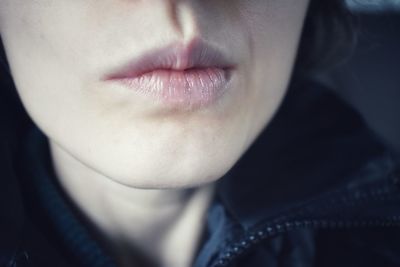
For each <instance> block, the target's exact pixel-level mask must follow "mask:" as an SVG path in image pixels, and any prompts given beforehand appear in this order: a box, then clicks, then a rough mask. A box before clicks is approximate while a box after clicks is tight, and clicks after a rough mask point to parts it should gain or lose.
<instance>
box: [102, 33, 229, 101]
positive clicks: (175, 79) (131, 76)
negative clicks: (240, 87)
mask: <svg viewBox="0 0 400 267" xmlns="http://www.w3.org/2000/svg"><path fill="white" fill-rule="evenodd" d="M234 69H235V65H234V64H233V63H232V62H231V61H230V60H229V59H228V58H227V57H226V56H225V55H224V54H223V53H222V52H221V51H219V50H218V49H216V48H214V47H213V46H210V45H208V44H206V43H205V42H203V41H202V40H201V39H198V38H197V39H193V40H192V41H191V42H189V44H188V45H183V44H181V43H173V44H171V45H168V46H165V47H162V48H160V49H156V50H150V51H148V52H147V53H144V54H143V55H141V56H140V57H138V58H134V59H133V60H130V61H128V62H127V63H126V64H123V65H122V66H121V67H120V68H117V69H116V70H115V71H111V72H110V73H109V74H107V75H105V76H104V78H103V80H104V81H106V82H112V83H115V82H116V83H119V84H121V85H123V86H125V87H126V88H128V89H130V90H133V91H135V92H137V93H140V94H142V95H145V96H146V97H148V98H149V99H151V100H152V101H156V102H160V103H161V104H163V105H165V106H168V107H173V108H179V109H193V108H199V107H206V106H209V105H211V104H213V103H215V102H216V101H217V100H218V99H220V98H221V96H222V95H224V93H225V92H226V91H227V90H228V89H229V88H230V86H229V85H230V81H231V76H232V71H233V70H234Z"/></svg>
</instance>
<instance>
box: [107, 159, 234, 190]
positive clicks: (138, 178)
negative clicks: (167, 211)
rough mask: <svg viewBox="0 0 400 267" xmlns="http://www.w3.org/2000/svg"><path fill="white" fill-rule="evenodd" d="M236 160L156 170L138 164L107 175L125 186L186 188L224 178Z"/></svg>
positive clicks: (203, 162)
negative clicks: (124, 170)
mask: <svg viewBox="0 0 400 267" xmlns="http://www.w3.org/2000/svg"><path fill="white" fill-rule="evenodd" d="M235 162H236V160H232V159H223V160H216V161H214V162H209V161H201V162H199V161H195V160H194V161H192V162H191V164H187V162H185V163H184V164H179V165H177V166H170V168H169V169H168V170H156V168H155V166H157V165H156V164H155V165H153V166H152V167H151V166H150V167H142V168H140V166H137V168H136V169H134V170H129V169H128V170H126V172H125V173H123V172H121V171H122V170H123V169H122V168H118V169H116V170H115V172H114V173H109V174H108V175H106V176H107V177H108V178H109V179H110V180H112V181H114V182H117V183H119V184H122V185H124V186H128V187H133V188H139V189H180V188H181V189H184V188H194V187H200V186H203V185H207V184H210V183H214V182H216V181H217V180H219V179H220V178H222V177H223V176H224V175H225V174H226V173H227V172H228V171H229V170H230V169H231V168H232V167H233V165H234V164H235Z"/></svg>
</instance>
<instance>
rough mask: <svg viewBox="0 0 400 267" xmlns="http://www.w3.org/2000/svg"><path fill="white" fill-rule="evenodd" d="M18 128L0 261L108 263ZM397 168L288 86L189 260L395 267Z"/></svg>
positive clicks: (319, 95)
mask: <svg viewBox="0 0 400 267" xmlns="http://www.w3.org/2000/svg"><path fill="white" fill-rule="evenodd" d="M14 123H15V122H14ZM27 129H29V131H26V133H25V134H24V135H22V136H21V137H18V138H19V139H20V142H19V143H18V145H17V146H15V147H13V146H11V147H10V145H9V144H6V143H5V142H4V140H8V139H7V138H12V136H11V137H10V136H5V137H4V138H2V143H1V144H2V148H1V149H2V150H1V151H2V153H1V155H0V157H1V161H0V162H1V180H0V183H1V184H0V201H1V202H0V215H1V217H0V218H1V219H0V266H8V267H24V266H31V267H42V266H65V267H67V266H71V267H78V266H88V267H100V266H115V264H114V262H113V260H112V259H111V258H110V257H109V255H108V254H107V252H106V249H105V248H104V247H103V246H102V245H101V242H99V241H98V240H96V237H95V236H94V235H92V230H91V229H90V227H89V226H88V225H86V224H85V223H84V218H83V217H82V216H81V214H79V211H77V210H76V208H75V207H74V206H73V205H72V204H71V202H70V201H69V200H68V198H67V197H66V196H65V195H63V192H62V191H61V190H60V188H59V187H58V185H57V182H56V179H55V175H54V171H53V169H52V166H51V163H50V157H49V151H48V143H47V139H46V137H45V136H44V135H43V133H42V132H41V131H40V130H39V129H37V128H36V127H35V126H34V125H33V124H32V125H31V126H30V127H27ZM14 139H17V138H14ZM14 150H15V151H16V152H17V153H16V154H13V153H12V151H14ZM10 155H13V156H10ZM398 166H399V165H398V163H397V160H396V158H395V157H394V156H393V155H392V154H391V153H390V152H389V151H388V150H387V149H386V148H385V147H384V146H383V145H382V144H381V143H380V142H379V140H378V139H377V138H376V137H375V136H374V134H373V133H371V131H369V130H368V129H367V127H366V126H365V124H364V123H363V120H362V119H361V118H360V117H359V116H358V115H357V114H356V113H355V112H354V111H353V110H352V109H351V108H349V107H348V106H347V105H346V104H344V102H343V101H341V100H340V99H338V98H337V97H336V96H335V95H334V94H332V93H330V92H329V91H328V90H327V89H326V88H323V87H322V86H320V85H318V84H316V83H313V82H293V83H292V86H291V87H290V90H289V92H288V94H287V96H286V98H285V100H284V102H283V104H282V106H281V108H280V109H279V111H278V113H277V114H276V116H275V117H274V119H273V120H272V122H271V123H270V124H269V125H268V127H267V128H266V129H265V130H264V131H263V133H262V134H261V135H260V137H259V138H258V139H257V140H256V142H255V143H254V144H253V145H252V146H251V148H250V149H249V150H248V151H247V152H246V153H245V155H244V156H243V157H242V158H241V159H240V160H239V162H237V164H235V166H234V167H233V168H232V169H231V170H230V171H229V172H228V173H227V174H226V175H225V176H224V177H222V178H221V179H220V180H219V181H218V183H217V192H216V195H215V199H214V201H213V202H212V205H211V207H210V208H209V211H208V215H207V225H206V231H205V233H204V235H203V238H202V242H201V245H200V246H199V249H198V251H197V256H196V258H195V260H194V262H193V266H195V267H209V266H237V267H242V266H255V267H257V266H268V267H278V266H279V267H281V266H287V267H298V266H326V267H328V266H340V267H343V266H362V267H371V266H374V267H375V266H400V179H399V171H398ZM177 253H179V252H178V251H177ZM138 266H142V265H138Z"/></svg>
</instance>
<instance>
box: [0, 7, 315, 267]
mask: <svg viewBox="0 0 400 267" xmlns="http://www.w3.org/2000/svg"><path fill="white" fill-rule="evenodd" d="M307 6H308V0H217V1H215V0H206V1H199V0H187V1H186V0H181V1H178V0H174V1H173V0H163V1H161V0H148V1H137V0H131V1H130V0H124V1H122V0H74V1H71V0H36V1H26V0H0V34H1V37H2V40H3V43H4V46H5V50H6V55H7V59H8V61H9V64H10V68H11V71H12V76H13V79H14V82H15V84H16V87H17V90H18V94H19V96H20V98H21V100H22V102H23V104H24V106H25V108H26V110H27V111H28V114H29V115H30V116H31V118H32V119H33V121H34V122H35V124H36V125H37V126H38V127H39V128H40V129H41V130H42V131H43V132H44V133H45V134H46V136H47V137H48V138H49V143H50V149H51V155H52V160H53V164H54V167H55V169H56V173H57V178H58V179H59V181H60V183H61V185H62V187H63V189H64V190H65V191H66V192H67V194H69V195H70V196H71V198H72V199H73V200H74V202H75V204H76V205H77V206H78V207H79V208H80V209H81V210H82V211H83V212H84V213H85V214H86V215H87V217H88V219H89V220H90V221H91V222H92V223H93V224H94V225H96V227H97V228H98V229H99V232H100V233H101V236H102V238H103V239H104V240H105V242H106V243H108V245H109V247H110V248H111V249H110V250H111V251H112V254H113V256H114V258H115V259H116V261H117V262H118V264H119V265H120V266H121V267H122V266H135V257H133V256H131V254H130V253H129V251H132V250H135V251H141V252H142V253H143V254H144V255H145V257H147V258H151V259H153V260H152V261H154V262H155V263H156V265H159V266H174V267H185V266H190V264H191V262H192V260H193V257H194V252H195V250H196V248H197V244H198V240H199V237H200V235H201V233H202V231H203V230H204V229H203V226H204V223H203V222H204V217H205V212H206V210H207V208H208V206H209V203H210V201H211V198H212V196H213V186H214V183H215V181H217V180H218V179H219V178H221V177H222V176H223V175H224V174H225V173H226V172H227V171H228V170H229V169H230V168H232V166H233V165H234V164H235V163H236V162H237V160H238V159H239V158H240V157H241V156H242V155H243V154H244V153H245V151H246V150H247V149H248V147H249V146H250V145H251V144H252V143H253V142H254V140H255V139H256V138H257V136H258V135H259V134H260V132H261V131H262V130H263V129H264V128H265V127H266V126H267V125H268V122H269V121H270V120H271V118H272V117H273V115H274V113H275V112H276V110H277V108H278V107H279V104H280V103H281V100H282V98H283V96H284V94H285V92H286V89H287V85H288V83H289V80H290V76H291V72H292V68H293V63H294V60H295V56H296V52H297V47H298V41H299V38H300V35H301V29H302V26H303V21H304V17H305V14H306V11H307ZM193 38H202V39H203V40H205V41H206V42H209V43H211V44H213V45H214V46H217V47H218V48H220V49H221V50H223V51H224V52H225V53H226V54H227V55H229V56H230V58H231V59H232V61H233V62H234V63H235V66H236V68H235V71H234V73H233V76H232V77H233V83H232V85H231V88H230V89H229V93H228V94H226V96H224V97H223V99H221V101H219V102H218V104H215V105H211V106H207V107H205V108H199V109H196V110H191V111H190V112H187V111H180V110H174V111H173V112H171V110H167V109H166V108H164V107H162V106H158V105H155V104H154V103H152V102H151V101H148V100H147V99H146V100H144V99H142V98H141V97H139V96H138V95H135V94H132V92H130V91H128V90H126V88H123V87H120V86H117V85H110V84H106V83H104V82H103V81H102V80H101V79H100V77H101V75H102V74H103V73H104V72H105V71H106V70H108V69H109V68H110V67H113V66H116V65H119V64H120V63H121V62H122V61H123V60H125V59H126V58H130V57H132V56H136V55H139V54H141V53H143V51H146V50H148V49H150V48H154V47H160V46H163V45H165V44H167V43H170V42H172V41H176V42H181V43H183V44H185V43H188V42H190V40H192V39H193ZM244 182H245V181H244ZM133 222H136V223H133ZM139 222H140V223H139ZM173 251H180V253H173Z"/></svg>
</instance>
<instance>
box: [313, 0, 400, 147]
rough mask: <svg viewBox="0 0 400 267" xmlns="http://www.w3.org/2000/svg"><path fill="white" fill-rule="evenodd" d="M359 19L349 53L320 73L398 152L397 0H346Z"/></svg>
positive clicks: (399, 2)
mask: <svg viewBox="0 0 400 267" xmlns="http://www.w3.org/2000/svg"><path fill="white" fill-rule="evenodd" d="M347 3H348V5H349V7H350V8H351V9H352V11H353V12H354V13H355V14H356V15H357V17H358V20H359V33H358V39H359V40H358V44H357V46H356V48H355V51H354V54H353V55H352V57H351V58H350V59H349V60H348V61H347V62H346V63H344V64H343V65H340V66H339V67H337V68H335V69H333V70H332V71H330V72H329V73H327V74H325V75H324V76H322V77H321V80H322V81H323V82H324V83H327V84H328V86H330V87H332V88H334V90H336V91H337V93H339V95H341V96H342V97H343V98H344V99H345V100H346V101H347V102H349V103H350V104H351V105H352V106H354V107H355V108H356V109H357V110H358V111H359V112H360V113H361V115H362V116H363V117H364V119H365V120H366V122H367V123H368V124H369V126H370V127H371V128H372V129H373V130H374V131H375V132H376V133H377V134H379V135H380V136H381V137H382V138H383V140H384V141H385V142H386V143H387V144H389V145H390V146H391V147H393V148H394V149H395V150H397V152H399V153H400V0H347Z"/></svg>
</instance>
